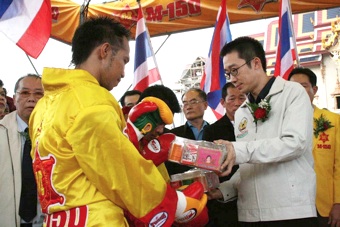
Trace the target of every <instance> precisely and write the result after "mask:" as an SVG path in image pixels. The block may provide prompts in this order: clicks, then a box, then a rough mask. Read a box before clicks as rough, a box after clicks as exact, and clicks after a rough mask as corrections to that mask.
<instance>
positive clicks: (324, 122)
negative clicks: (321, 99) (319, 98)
mask: <svg viewBox="0 0 340 227" xmlns="http://www.w3.org/2000/svg"><path fill="white" fill-rule="evenodd" d="M314 123H315V127H314V136H315V138H317V137H318V135H319V133H320V132H324V131H326V130H327V129H329V128H332V127H334V125H332V123H331V122H330V121H329V120H328V119H327V118H325V117H324V116H323V115H322V114H321V115H320V117H319V118H314Z"/></svg>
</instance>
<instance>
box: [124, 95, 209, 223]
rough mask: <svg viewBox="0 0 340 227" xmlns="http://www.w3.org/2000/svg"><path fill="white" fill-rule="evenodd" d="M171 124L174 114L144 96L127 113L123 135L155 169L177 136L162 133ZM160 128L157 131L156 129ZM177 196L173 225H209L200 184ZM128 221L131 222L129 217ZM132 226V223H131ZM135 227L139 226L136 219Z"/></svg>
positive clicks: (204, 196)
mask: <svg viewBox="0 0 340 227" xmlns="http://www.w3.org/2000/svg"><path fill="white" fill-rule="evenodd" d="M172 122H173V114H172V112H171V110H170V108H169V107H168V106H167V105H166V103H165V102H164V101H162V100H161V99H158V98H155V97H146V98H144V99H143V100H142V101H141V102H140V103H138V104H137V105H135V106H134V107H133V108H132V109H131V110H130V112H129V116H128V119H127V123H126V128H125V129H124V133H125V134H126V135H127V136H128V138H129V139H130V141H131V142H132V143H133V144H134V146H135V147H136V148H137V149H138V151H139V152H140V154H141V155H142V156H143V157H144V158H145V159H147V160H151V161H153V163H154V164H155V165H156V166H158V165H160V164H162V163H163V162H165V161H166V160H167V159H168V151H169V149H170V146H171V143H172V142H173V141H174V139H175V138H176V136H175V135H174V134H172V133H164V134H162V133H163V129H164V126H165V125H167V124H171V123H172ZM158 128H160V130H159V131H157V129H158ZM176 193H177V198H178V201H177V210H176V215H175V216H176V223H175V225H176V226H196V227H199V226H204V225H206V224H207V222H208V213H207V209H206V206H205V205H206V202H207V195H206V194H204V189H203V185H202V184H201V183H200V182H195V183H193V184H191V185H189V186H188V187H187V188H185V189H184V190H182V191H176ZM128 218H129V219H131V218H132V219H133V217H131V215H128ZM130 224H131V223H130ZM132 225H134V226H142V225H141V223H139V222H138V221H137V220H135V221H133V224H132Z"/></svg>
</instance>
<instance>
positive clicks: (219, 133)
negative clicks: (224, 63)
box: [203, 82, 246, 227]
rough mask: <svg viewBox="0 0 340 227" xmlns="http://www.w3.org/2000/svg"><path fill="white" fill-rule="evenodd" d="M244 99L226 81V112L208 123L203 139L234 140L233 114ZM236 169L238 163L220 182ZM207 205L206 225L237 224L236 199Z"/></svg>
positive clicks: (223, 93)
mask: <svg viewBox="0 0 340 227" xmlns="http://www.w3.org/2000/svg"><path fill="white" fill-rule="evenodd" d="M245 100H246V96H245V94H243V93H241V92H240V91H239V90H238V89H237V88H235V86H234V85H233V84H232V83H230V82H228V83H226V84H225V85H224V86H223V88H222V98H221V101H220V102H221V104H222V106H223V107H224V108H225V110H226V114H225V115H224V116H223V117H222V118H221V119H219V120H217V121H216V122H215V123H214V124H211V125H208V126H207V127H205V128H204V131H203V140H207V141H214V140H218V139H224V140H229V141H235V134H234V115H235V112H236V110H237V109H238V108H239V107H240V105H241V104H242V103H243V102H244V101H245ZM237 169H238V165H235V166H234V167H233V170H232V172H231V174H230V175H228V176H226V177H221V178H220V182H223V181H226V180H229V179H230V177H231V176H232V175H233V174H234V173H235V172H236V170H237ZM207 207H208V211H209V223H208V225H207V226H209V227H210V226H211V227H212V226H214V227H219V226H223V227H224V226H237V223H238V219H237V200H234V201H231V202H229V203H222V202H219V201H217V200H209V201H208V203H207Z"/></svg>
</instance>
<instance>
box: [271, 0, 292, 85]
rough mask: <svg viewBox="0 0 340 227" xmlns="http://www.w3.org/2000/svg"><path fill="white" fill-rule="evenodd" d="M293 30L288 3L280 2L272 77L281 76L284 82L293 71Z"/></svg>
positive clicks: (283, 0)
mask: <svg viewBox="0 0 340 227" xmlns="http://www.w3.org/2000/svg"><path fill="white" fill-rule="evenodd" d="M293 29H294V28H293V24H292V12H291V9H290V1H289V0H282V1H281V5H280V16H279V34H278V37H279V42H278V45H277V52H276V63H275V72H274V75H275V76H281V77H282V78H284V79H286V80H287V79H288V76H289V73H290V72H291V71H292V70H293V68H294V60H296V58H297V56H296V53H297V52H296V39H295V36H294V30H293Z"/></svg>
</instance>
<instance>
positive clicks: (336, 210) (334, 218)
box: [328, 203, 340, 227]
mask: <svg viewBox="0 0 340 227" xmlns="http://www.w3.org/2000/svg"><path fill="white" fill-rule="evenodd" d="M328 224H330V225H331V226H332V227H340V203H336V204H334V205H333V207H332V210H331V212H330V213H329V219H328Z"/></svg>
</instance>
